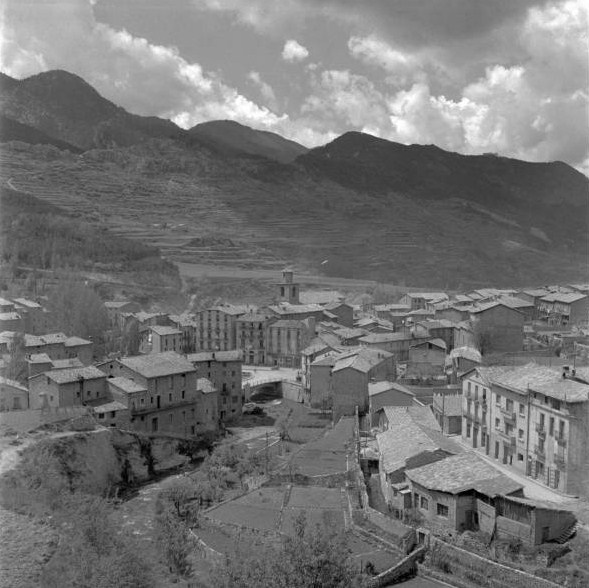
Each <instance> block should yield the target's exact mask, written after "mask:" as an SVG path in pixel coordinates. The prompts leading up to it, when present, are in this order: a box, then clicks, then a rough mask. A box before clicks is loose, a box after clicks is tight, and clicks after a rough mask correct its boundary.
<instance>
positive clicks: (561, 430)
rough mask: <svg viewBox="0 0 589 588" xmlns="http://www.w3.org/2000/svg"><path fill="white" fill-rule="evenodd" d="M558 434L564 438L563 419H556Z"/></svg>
mask: <svg viewBox="0 0 589 588" xmlns="http://www.w3.org/2000/svg"><path fill="white" fill-rule="evenodd" d="M558 436H559V437H560V438H561V439H563V438H564V421H558Z"/></svg>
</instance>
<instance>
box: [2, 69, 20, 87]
mask: <svg viewBox="0 0 589 588" xmlns="http://www.w3.org/2000/svg"><path fill="white" fill-rule="evenodd" d="M17 84H18V80H17V79H16V78H11V77H10V76H9V75H7V74H5V73H2V72H0V92H6V91H7V90H10V89H12V88H14V86H16V85H17Z"/></svg>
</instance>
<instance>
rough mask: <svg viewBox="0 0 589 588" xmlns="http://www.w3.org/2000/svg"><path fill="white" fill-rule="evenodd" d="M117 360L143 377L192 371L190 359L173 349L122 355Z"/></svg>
mask: <svg viewBox="0 0 589 588" xmlns="http://www.w3.org/2000/svg"><path fill="white" fill-rule="evenodd" d="M118 361H119V362H120V363H121V364H122V365H124V366H125V367H127V368H129V369H130V370H133V371H134V372H137V373H138V374H140V375H141V376H143V377H144V378H157V377H159V376H168V375H172V374H182V373H188V372H194V366H193V365H192V364H191V363H190V361H188V360H187V359H186V358H184V357H183V356H182V355H179V354H178V353H175V352H174V351H166V352H164V353H150V354H149V355H137V356H135V357H123V358H122V359H119V360H118Z"/></svg>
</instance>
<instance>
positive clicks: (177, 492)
mask: <svg viewBox="0 0 589 588" xmlns="http://www.w3.org/2000/svg"><path fill="white" fill-rule="evenodd" d="M160 496H161V498H162V500H163V501H164V502H167V503H168V504H170V505H171V506H173V507H174V509H175V510H176V515H177V516H178V518H179V519H181V518H184V517H185V515H186V506H187V505H188V503H189V502H190V501H191V500H192V499H193V498H194V497H195V496H196V485H195V483H194V482H193V481H192V480H191V479H190V478H188V477H181V478H176V479H175V480H173V481H172V482H171V483H170V484H169V485H168V486H167V487H166V488H164V489H163V490H162V491H161V493H160Z"/></svg>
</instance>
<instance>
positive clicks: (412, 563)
mask: <svg viewBox="0 0 589 588" xmlns="http://www.w3.org/2000/svg"><path fill="white" fill-rule="evenodd" d="M426 551H427V547H425V546H421V547H418V548H417V549H415V550H414V551H412V552H411V553H410V554H409V555H408V556H407V557H405V558H403V559H402V560H401V561H400V562H399V563H397V564H395V565H394V566H393V567H392V568H389V569H388V570H385V571H384V572H382V573H381V574H378V576H376V577H375V578H372V579H371V580H370V582H369V584H368V585H369V586H370V588H380V587H381V586H390V585H391V584H398V583H400V582H402V581H404V580H406V579H407V578H410V577H411V576H414V575H415V574H416V573H417V562H418V561H421V560H422V559H423V557H424V555H425V553H426Z"/></svg>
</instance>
